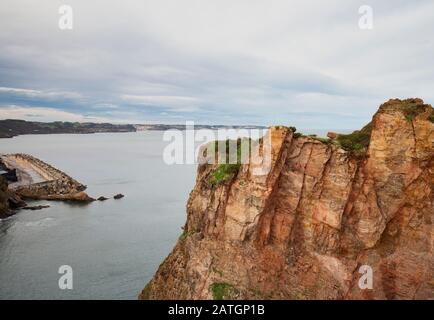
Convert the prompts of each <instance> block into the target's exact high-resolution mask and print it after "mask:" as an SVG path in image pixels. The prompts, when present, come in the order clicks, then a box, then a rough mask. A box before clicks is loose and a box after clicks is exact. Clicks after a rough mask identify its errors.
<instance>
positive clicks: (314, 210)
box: [140, 99, 434, 299]
mask: <svg viewBox="0 0 434 320" xmlns="http://www.w3.org/2000/svg"><path fill="white" fill-rule="evenodd" d="M433 119H434V111H433V108H432V107H431V106H430V105H426V104H424V103H423V101H422V100H420V99H408V100H398V99H395V100H390V101H388V102H386V103H384V104H383V105H382V106H381V107H380V108H379V110H378V112H377V113H376V114H375V115H374V117H373V119H372V122H371V123H370V124H368V125H367V126H366V127H364V128H363V129H362V130H360V131H356V132H354V133H353V134H350V135H340V136H338V137H337V138H336V140H325V139H318V138H315V137H306V136H302V135H300V134H297V133H294V130H290V129H288V128H282V127H274V128H271V129H270V130H269V134H270V135H271V141H272V150H271V151H272V153H271V155H272V157H271V158H272V167H271V170H270V172H269V173H268V174H266V175H265V176H255V175H253V174H252V170H253V165H249V164H246V165H241V166H239V169H238V171H236V172H234V173H233V174H231V175H229V178H227V179H225V180H224V181H222V182H221V183H218V184H214V183H210V178H212V177H213V175H214V173H215V172H216V170H218V165H209V164H205V165H200V166H199V168H198V175H197V181H196V185H195V187H194V189H193V191H192V192H191V194H190V198H189V200H188V204H187V222H186V224H185V227H184V233H183V234H182V236H181V237H180V238H179V240H178V242H177V244H176V246H175V248H174V249H173V251H172V252H171V253H170V255H169V256H168V257H167V258H166V259H165V260H164V262H163V263H162V264H161V265H160V267H159V268H158V271H157V272H156V274H155V276H154V277H153V279H152V280H151V281H150V282H149V283H148V284H147V286H146V287H145V289H144V290H143V291H142V293H141V295H140V298H142V299H212V298H215V299H220V298H223V299H434V259H433V245H434V228H433V220H434V196H433V189H434V188H433V187H434V124H433ZM362 265H367V266H369V267H370V268H372V271H373V274H372V276H373V278H372V280H373V281H372V284H373V286H372V289H370V288H366V287H364V288H361V287H360V286H359V281H360V278H361V276H362V274H361V273H359V271H360V266H362Z"/></svg>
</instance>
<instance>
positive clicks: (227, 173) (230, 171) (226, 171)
mask: <svg viewBox="0 0 434 320" xmlns="http://www.w3.org/2000/svg"><path fill="white" fill-rule="evenodd" d="M244 139H245V138H244ZM248 140H249V150H248V152H249V154H250V151H251V149H250V148H251V143H250V142H251V141H250V139H248ZM230 141H231V140H229V139H228V140H226V143H225V148H226V150H225V152H226V162H229V160H230V158H231V152H233V150H230V148H229V145H230ZM242 141H243V139H241V138H239V139H237V149H236V153H237V155H236V158H237V163H222V164H219V165H218V167H217V169H216V170H215V171H214V172H213V173H212V175H211V178H210V179H209V181H208V183H209V184H210V186H212V187H215V186H217V185H219V184H221V183H223V182H225V181H229V180H231V179H232V178H233V177H234V176H235V175H236V174H237V173H238V171H239V170H240V168H241V146H242ZM218 145H219V142H218V141H215V143H214V148H215V153H216V157H217V155H218V152H219V150H218ZM216 159H217V158H216Z"/></svg>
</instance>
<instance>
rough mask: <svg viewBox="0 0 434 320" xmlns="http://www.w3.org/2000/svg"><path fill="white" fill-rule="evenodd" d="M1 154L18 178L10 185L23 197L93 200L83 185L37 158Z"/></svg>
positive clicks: (20, 154)
mask: <svg viewBox="0 0 434 320" xmlns="http://www.w3.org/2000/svg"><path fill="white" fill-rule="evenodd" d="M0 157H1V160H2V162H3V164H4V165H5V166H6V167H7V168H8V169H9V170H14V169H15V170H16V175H17V181H16V182H12V183H10V184H9V188H10V189H11V190H13V191H14V192H15V193H16V194H18V195H19V196H21V197H23V198H28V199H44V200H74V201H84V202H89V201H93V200H94V199H92V198H90V197H89V196H88V195H87V194H86V193H85V192H84V190H85V189H86V186H85V185H83V184H81V183H79V182H78V181H76V180H75V179H73V178H71V177H70V176H69V175H67V174H66V173H64V172H63V171H60V170H59V169H56V168H54V167H53V166H51V165H49V164H48V163H46V162H44V161H42V160H40V159H37V158H35V157H33V156H31V155H28V154H23V153H16V154H7V155H2V156H0Z"/></svg>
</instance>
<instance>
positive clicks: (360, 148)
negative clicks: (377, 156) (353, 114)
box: [336, 123, 372, 155]
mask: <svg viewBox="0 0 434 320" xmlns="http://www.w3.org/2000/svg"><path fill="white" fill-rule="evenodd" d="M371 131H372V124H371V123H369V124H368V125H366V126H365V127H364V128H363V129H362V130H356V131H354V132H352V133H350V134H340V135H339V136H338V137H337V139H336V141H337V142H338V143H339V145H340V146H341V147H342V149H344V150H346V151H349V152H351V153H353V154H355V155H363V154H365V153H366V151H367V150H368V146H369V142H370V141H371Z"/></svg>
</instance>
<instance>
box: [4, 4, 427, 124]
mask: <svg viewBox="0 0 434 320" xmlns="http://www.w3.org/2000/svg"><path fill="white" fill-rule="evenodd" d="M62 5H69V6H70V7H71V8H72V12H73V27H72V29H71V30H69V29H67V30H62V29H60V28H59V19H60V18H61V16H62V14H59V7H60V6H62ZM363 5H370V6H371V7H372V10H373V28H372V29H361V28H360V27H359V19H360V18H361V16H362V14H360V13H359V8H360V6H363ZM433 16H434V1H432V0H426V1H425V0H419V1H418V0H413V1H409V0H405V1H404V0H393V1H390V0H389V1H385V0H376V1H374V0H371V2H370V3H367V2H365V1H355V0H328V1H319V0H318V1H313V0H303V1H298V0H297V1H289V0H267V1H265V0H261V1H259V0H182V1H180V0H172V1H169V0H152V1H149V0H145V1H143V0H136V1H133V0H123V1H107V0H105V1H100V0H92V1H88V0H63V1H58V0H45V1H35V0H2V1H1V2H0V26H1V28H0V119H6V118H16V119H25V120H32V121H56V120H60V121H80V122H82V121H93V122H113V123H181V124H182V123H185V121H195V122H196V123H200V124H252V125H292V126H296V127H298V128H318V129H336V130H339V129H357V128H361V127H362V126H363V125H364V124H366V123H367V122H369V121H370V119H371V117H372V115H373V113H374V112H375V111H376V110H377V108H378V106H379V105H380V104H381V103H383V102H385V101H387V100H388V99H390V98H407V97H420V98H422V99H424V100H425V102H427V103H431V104H432V103H433V102H434V63H433V57H434V19H433Z"/></svg>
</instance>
